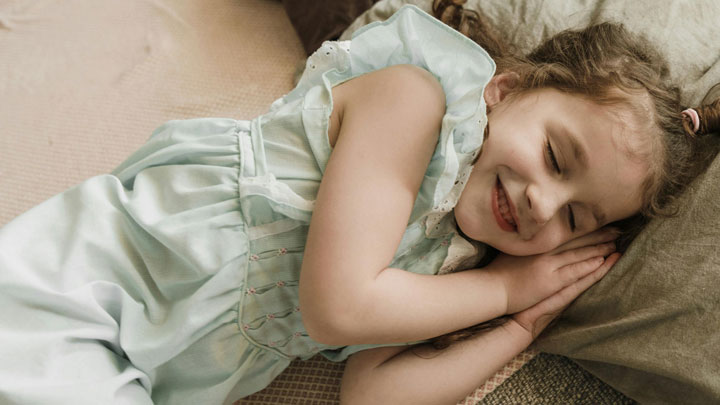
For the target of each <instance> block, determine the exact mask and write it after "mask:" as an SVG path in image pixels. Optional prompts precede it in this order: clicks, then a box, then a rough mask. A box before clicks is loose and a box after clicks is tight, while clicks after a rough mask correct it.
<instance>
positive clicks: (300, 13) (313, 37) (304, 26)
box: [283, 0, 378, 55]
mask: <svg viewBox="0 0 720 405" xmlns="http://www.w3.org/2000/svg"><path fill="white" fill-rule="evenodd" d="M377 1H378V0H346V1H336V0H283V6H285V11H286V12H287V15H288V17H290V22H292V25H293V27H295V31H297V33H298V36H299V37H300V41H301V42H302V44H303V47H304V48H305V52H307V54H308V55H310V54H312V53H313V52H314V51H315V50H316V49H317V48H319V47H320V45H322V43H323V41H325V40H329V39H335V38H337V37H338V36H339V35H340V34H341V33H342V32H343V30H345V28H347V26H348V25H350V23H351V22H353V20H354V19H355V17H357V16H358V15H360V14H361V13H362V12H363V11H365V10H367V9H368V8H370V6H372V5H373V3H376V2H377Z"/></svg>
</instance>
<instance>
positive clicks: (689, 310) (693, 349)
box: [341, 0, 720, 404]
mask: <svg viewBox="0 0 720 405" xmlns="http://www.w3.org/2000/svg"><path fill="white" fill-rule="evenodd" d="M406 3H413V4H416V5H418V6H419V7H421V8H423V9H425V10H426V11H430V9H431V4H432V1H431V0H383V1H381V2H379V3H378V4H376V5H375V6H374V7H373V8H371V9H370V10H368V12H366V13H365V14H363V15H362V16H361V17H360V18H358V20H356V22H355V23H354V24H353V25H351V26H350V28H349V29H348V30H347V31H346V32H345V33H344V34H343V36H342V37H341V39H347V38H349V35H350V34H351V32H352V31H353V30H354V29H356V28H357V27H359V26H361V25H364V24H366V23H368V22H370V21H374V20H377V19H384V18H386V17H387V16H388V15H390V14H392V13H393V12H394V11H395V10H396V9H397V8H399V7H400V6H402V5H404V4H406ZM690 4H691V5H692V7H689V5H690ZM479 5H481V7H482V10H483V13H484V14H485V15H486V16H488V18H489V19H490V20H491V21H492V22H493V23H494V25H495V26H496V27H497V28H498V29H499V31H500V33H501V34H502V35H503V36H504V37H505V38H507V39H508V40H509V41H510V42H511V43H513V44H514V45H515V46H516V47H517V48H518V49H519V50H520V51H523V52H525V51H528V50H530V49H532V48H533V47H534V46H535V45H537V44H539V43H540V42H542V41H543V40H545V39H546V38H548V37H550V36H552V35H554V34H555V33H557V32H559V31H561V30H563V29H566V28H581V27H583V26H586V25H588V24H591V23H596V22H602V21H608V20H609V21H614V22H620V23H623V24H625V26H626V27H627V28H628V29H629V30H630V31H632V32H637V33H641V34H643V35H644V36H645V37H646V38H648V39H649V40H650V41H651V42H652V43H653V44H654V45H655V47H656V48H657V49H658V50H659V51H661V52H663V53H664V54H665V56H666V58H667V59H668V61H669V63H670V69H671V71H670V76H671V78H672V80H673V81H674V83H675V84H677V85H679V86H680V87H681V91H682V99H683V102H684V103H685V104H687V105H696V104H699V103H700V101H701V100H702V99H703V96H704V95H705V94H706V92H707V91H708V89H710V88H711V87H712V86H713V85H714V84H715V83H718V82H720V61H719V60H718V55H720V41H717V38H720V25H719V24H717V16H718V15H720V3H718V2H716V1H714V0H702V1H701V0H697V1H693V2H692V3H689V2H687V1H684V0H668V1H665V2H663V3H662V7H659V6H658V3H657V2H656V1H654V0H639V1H635V2H627V1H624V0H604V1H603V0H588V1H582V2H580V1H572V2H569V1H566V0H546V1H542V2H539V1H537V2H532V1H530V2H528V1H524V0H484V1H477V0H470V1H468V3H467V5H466V6H465V7H466V8H470V9H473V8H477V7H479ZM706 142H707V146H708V149H709V150H711V151H713V152H714V151H717V149H718V146H719V145H718V144H719V143H720V142H718V140H716V139H708V140H707V141H706ZM719 195H720V158H716V159H715V161H714V162H712V164H711V165H710V167H709V168H708V169H707V171H706V172H705V173H704V174H703V175H701V176H700V177H698V178H697V179H696V180H695V181H694V182H693V183H692V184H691V186H690V188H689V190H688V191H687V192H686V194H685V195H684V196H683V197H682V199H681V202H680V207H681V209H680V212H679V214H678V215H677V216H676V217H674V218H668V219H656V220H653V221H652V222H651V223H650V224H649V225H648V226H647V227H646V228H645V229H644V230H643V231H642V232H641V234H640V235H639V236H638V237H637V239H635V241H633V243H632V244H631V245H630V247H629V248H628V250H627V251H626V252H625V254H624V256H623V257H622V259H621V260H620V261H619V262H618V263H617V264H616V265H615V266H614V267H613V269H612V270H611V271H610V273H609V274H608V275H607V276H605V278H604V279H603V280H601V281H600V282H599V283H598V284H596V285H595V286H593V287H592V288H591V289H590V290H588V291H586V292H585V293H584V294H583V295H582V296H581V297H580V298H578V299H577V300H576V301H575V302H574V303H573V304H572V305H571V306H570V308H568V310H567V311H565V313H564V314H563V315H562V316H561V317H560V319H558V322H557V323H556V324H555V325H554V326H553V327H552V328H550V329H548V330H547V331H546V333H544V334H543V335H542V336H541V337H540V338H539V339H538V341H537V342H536V347H537V348H539V349H540V350H543V351H547V352H551V353H555V354H562V355H565V356H568V357H570V358H572V359H574V360H575V361H576V362H577V363H578V364H580V365H581V366H582V367H584V368H585V369H587V370H588V371H590V372H591V373H593V374H595V375H596V376H598V377H599V378H601V379H602V380H603V381H605V382H606V383H608V384H610V385H611V386H612V387H614V388H615V389H617V390H619V391H620V392H622V393H624V394H625V395H627V396H629V397H631V398H633V399H635V400H637V401H640V402H643V403H644V402H647V403H653V404H655V403H668V404H676V403H713V402H717V401H718V399H720V378H719V377H718V376H719V375H720V350H718V347H720V333H719V332H718V329H720V288H718V286H720V249H718V246H720V215H719V213H720V202H719V201H718V197H717V196H719Z"/></svg>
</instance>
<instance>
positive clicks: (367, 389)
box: [341, 321, 532, 405]
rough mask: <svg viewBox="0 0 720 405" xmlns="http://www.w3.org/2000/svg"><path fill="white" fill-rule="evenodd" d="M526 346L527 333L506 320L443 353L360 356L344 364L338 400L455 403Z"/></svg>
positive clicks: (419, 350) (425, 350)
mask: <svg viewBox="0 0 720 405" xmlns="http://www.w3.org/2000/svg"><path fill="white" fill-rule="evenodd" d="M531 342H532V336H531V334H530V333H529V332H528V331H527V330H525V329H524V328H522V327H521V326H519V325H518V324H517V323H515V322H514V321H510V322H508V323H507V324H505V325H503V326H501V327H498V328H495V329H492V330H490V331H488V332H486V333H483V334H481V335H478V336H475V337H473V338H471V339H469V340H467V341H464V342H459V343H456V344H454V345H451V346H450V347H448V348H446V349H444V350H435V349H433V348H432V347H430V346H428V345H423V346H417V347H414V348H410V349H407V350H405V351H402V352H400V353H398V354H396V355H395V356H393V357H391V358H389V359H387V360H385V361H383V362H382V363H380V364H374V363H373V359H372V356H373V355H374V354H373V353H364V352H361V353H358V354H357V355H356V356H359V357H357V358H351V359H350V360H349V362H348V366H347V368H346V374H345V376H344V377H343V386H342V390H341V402H342V403H343V404H375V403H394V404H405V403H412V404H433V405H437V404H455V403H457V402H458V401H459V400H461V399H462V398H464V397H465V396H467V395H468V394H469V393H470V392H472V391H473V390H474V389H475V388H477V387H478V385H479V384H481V383H482V382H483V381H485V380H487V379H488V378H490V377H491V376H492V375H493V374H494V373H495V372H496V371H497V370H499V369H500V368H501V367H502V366H504V365H505V364H507V363H508V362H509V361H510V360H512V359H513V358H514V357H515V356H517V355H518V354H519V353H520V352H522V351H523V350H524V349H525V348H526V347H528V346H529V345H530V343H531ZM381 350H382V349H381ZM377 354H378V355H379V356H380V357H382V352H377ZM362 356H365V358H363V357H362Z"/></svg>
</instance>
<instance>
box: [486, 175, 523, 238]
mask: <svg viewBox="0 0 720 405" xmlns="http://www.w3.org/2000/svg"><path fill="white" fill-rule="evenodd" d="M492 211H493V214H494V216H495V221H497V223H498V226H500V229H502V230H504V231H507V232H517V223H516V222H515V218H513V215H512V208H511V206H510V202H509V200H508V197H507V194H506V193H505V189H504V188H503V186H502V183H501V182H500V178H499V177H498V178H497V181H496V182H495V187H493V190H492Z"/></svg>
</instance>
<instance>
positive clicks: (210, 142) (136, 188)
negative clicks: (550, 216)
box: [0, 7, 494, 405]
mask: <svg viewBox="0 0 720 405" xmlns="http://www.w3.org/2000/svg"><path fill="white" fill-rule="evenodd" d="M400 63H411V64H415V65H418V66H421V67H423V68H425V69H427V70H429V71H430V72H432V73H433V74H434V75H435V76H436V77H438V79H439V80H440V82H441V84H442V86H443V88H444V90H445V92H446V98H447V113H446V115H445V117H444V119H443V123H442V130H441V134H440V137H439V142H438V144H437V147H436V150H435V152H434V155H433V157H432V160H431V162H430V164H429V166H428V169H427V173H426V175H425V178H424V180H423V183H422V186H421V188H420V191H419V193H418V196H417V199H416V202H415V206H414V208H413V210H412V214H411V216H410V218H409V220H408V226H407V229H406V231H405V234H404V236H403V238H402V241H401V243H400V245H399V246H398V248H397V252H396V254H395V256H394V259H393V262H392V264H391V266H393V267H398V268H403V269H406V270H408V271H412V272H416V273H423V274H437V273H439V272H445V271H452V270H454V269H456V268H458V267H461V266H463V265H466V264H467V263H469V261H471V260H473V259H474V258H476V257H477V256H478V255H479V254H481V253H482V252H478V251H477V250H476V249H475V248H473V247H472V246H471V245H470V244H469V243H467V242H466V241H465V240H464V239H463V238H461V237H460V236H458V235H457V233H456V227H455V224H454V219H453V217H452V212H451V210H452V208H453V206H454V205H455V202H456V201H457V198H458V196H459V195H460V192H461V191H462V188H463V187H464V183H465V181H466V179H467V177H468V175H469V172H470V169H471V166H470V165H471V162H472V160H473V158H474V157H475V156H477V153H478V151H479V148H480V145H481V142H482V139H483V136H482V134H483V129H484V126H485V123H486V115H485V104H484V101H483V97H482V94H483V89H484V86H485V85H486V83H487V82H488V80H489V79H490V78H491V76H492V74H493V72H494V64H493V62H492V60H491V59H490V58H489V57H488V56H487V54H486V53H485V52H484V51H483V50H482V49H481V48H479V47H478V46H477V45H475V44H474V43H473V42H472V41H470V40H468V39H467V38H465V37H464V36H462V35H460V34H459V33H457V32H455V31H453V30H452V29H450V28H448V27H447V26H445V25H443V24H441V23H440V22H438V21H437V20H435V19H433V18H432V17H430V16H428V15H427V14H425V13H424V12H422V11H420V10H419V9H417V8H415V7H405V8H403V9H402V10H401V11H399V12H398V13H397V14H395V15H394V16H393V17H391V18H390V19H389V20H388V21H386V22H384V23H378V24H374V25H372V26H368V27H366V28H364V29H363V30H361V31H360V32H359V33H358V34H356V36H355V38H354V39H353V40H352V41H351V42H341V43H335V42H328V43H325V44H324V45H323V46H322V48H320V49H319V50H318V51H317V52H316V53H315V55H314V56H312V57H311V58H310V59H309V60H308V65H307V71H306V73H305V75H304V76H303V78H302V79H301V81H300V83H299V84H298V87H297V88H296V89H295V90H293V91H292V92H291V93H289V94H288V95H287V96H285V97H283V98H282V99H280V100H278V101H277V102H275V103H274V104H273V105H272V107H271V109H270V111H269V112H268V113H267V114H265V115H262V116H260V117H258V118H256V119H254V120H252V121H237V120H232V119H194V120H187V121H172V122H169V123H167V124H165V125H163V126H162V127H160V128H159V129H158V130H157V131H155V133H154V134H153V135H152V137H151V138H150V140H149V141H148V143H147V144H146V145H144V146H143V147H142V148H141V149H140V150H138V151H137V152H136V153H135V154H133V155H132V156H130V157H129V158H128V159H127V160H126V161H125V162H124V163H122V164H121V165H120V166H119V167H118V168H117V169H116V170H115V171H114V172H113V173H112V174H108V175H104V176H98V177H95V178H91V179H89V180H87V181H85V182H84V183H82V184H80V185H78V186H76V187H74V188H72V189H70V190H68V191H66V192H64V193H62V194H59V195H57V196H55V197H53V198H51V199H50V200H48V201H46V202H44V203H43V204H41V205H39V206H37V207H35V208H33V209H32V210H30V211H28V212H27V213H25V214H23V215H21V216H20V217H18V218H17V219H15V220H14V221H12V222H10V223H9V224H7V225H6V226H5V227H3V228H2V229H0V359H2V361H1V362H0V403H27V404H54V405H59V404H74V405H78V404H93V405H95V404H133V405H138V404H150V403H157V404H221V403H232V402H233V401H234V400H236V399H238V398H241V397H243V396H247V395H249V394H251V393H253V392H256V391H258V390H261V389H262V388H264V387H265V386H267V385H268V384H269V383H270V382H271V380H272V379H273V378H274V377H276V376H277V375H278V374H279V373H280V372H282V371H283V369H285V368H286V367H287V366H288V364H289V363H290V361H292V360H294V359H306V358H309V357H312V356H314V355H315V354H317V353H322V354H323V355H325V356H326V357H328V358H330V359H332V360H338V361H339V360H343V359H345V358H346V357H347V356H348V355H350V354H352V353H354V352H356V351H358V350H362V349H365V348H368V347H372V346H349V347H331V346H326V345H322V344H319V343H317V342H314V341H313V340H312V339H311V338H310V337H308V335H307V332H306V331H305V329H304V328H303V323H302V308H300V307H299V306H298V280H299V272H300V267H301V263H302V258H303V250H304V245H305V240H306V235H307V231H308V225H309V224H310V218H311V215H312V211H313V202H314V199H315V195H316V192H317V189H318V186H319V184H320V180H321V179H322V176H323V172H324V170H325V165H326V162H327V160H328V158H329V156H330V154H331V152H332V148H331V146H330V145H329V142H328V137H327V129H328V119H329V116H330V113H331V111H332V98H331V88H332V87H333V86H335V85H337V84H339V83H341V82H343V81H346V80H348V79H351V78H353V77H355V76H358V75H361V74H364V73H367V72H370V71H373V70H376V69H380V68H383V67H386V66H390V65H394V64H400ZM378 197H379V198H382V196H378ZM367 327H368V328H372V325H367Z"/></svg>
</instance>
